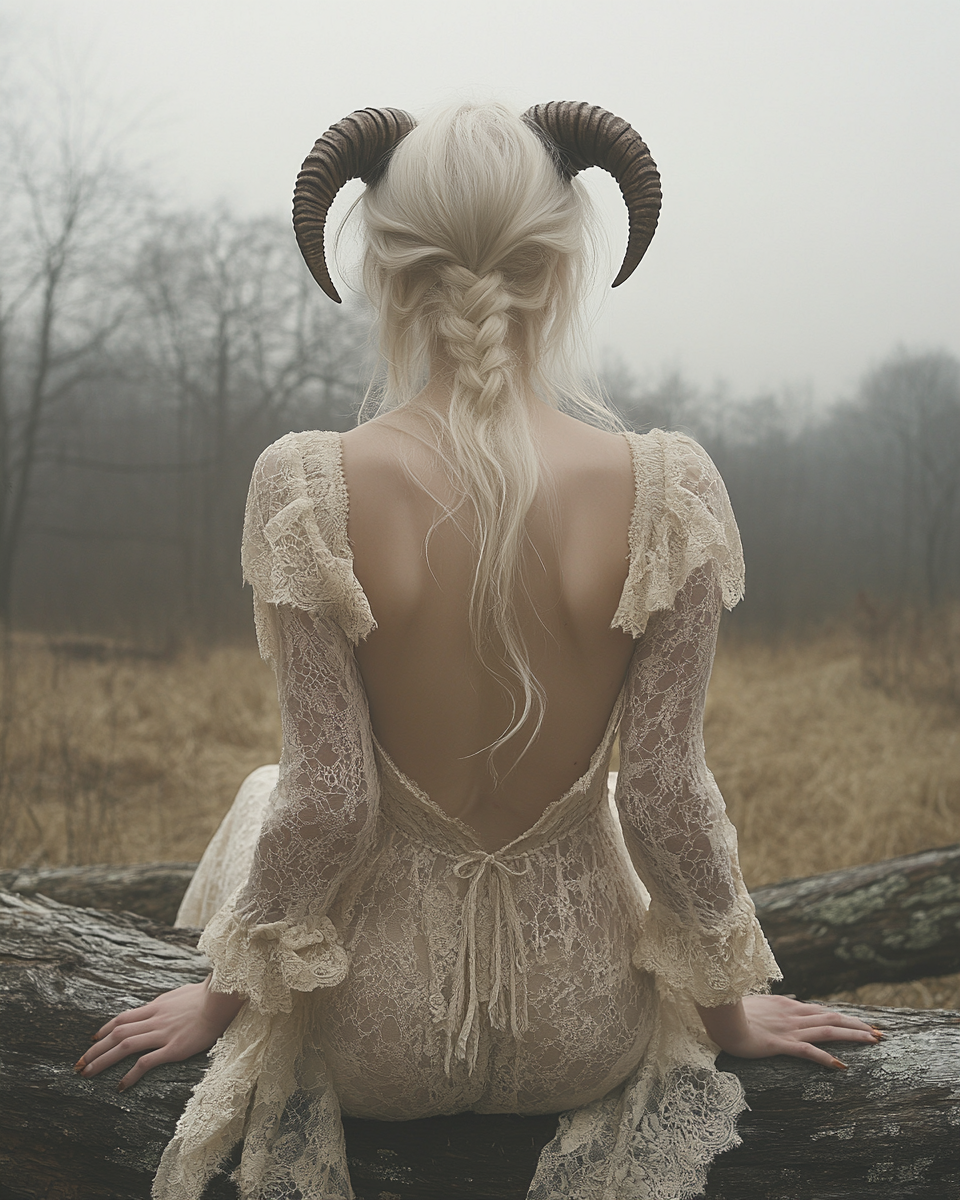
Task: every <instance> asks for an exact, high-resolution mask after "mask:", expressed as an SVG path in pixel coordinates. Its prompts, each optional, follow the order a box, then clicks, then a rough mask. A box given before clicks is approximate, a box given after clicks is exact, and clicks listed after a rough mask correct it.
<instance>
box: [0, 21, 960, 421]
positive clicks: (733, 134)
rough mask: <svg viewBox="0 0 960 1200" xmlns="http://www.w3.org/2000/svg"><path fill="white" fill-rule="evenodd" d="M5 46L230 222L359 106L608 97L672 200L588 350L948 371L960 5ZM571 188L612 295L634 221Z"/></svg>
mask: <svg viewBox="0 0 960 1200" xmlns="http://www.w3.org/2000/svg"><path fill="white" fill-rule="evenodd" d="M0 38H2V39H3V44H4V48H3V50H0V55H3V54H6V56H7V57H8V59H9V58H11V57H15V58H16V60H17V62H18V63H19V64H20V65H21V66H22V65H23V63H24V62H30V63H35V64H36V65H37V66H38V67H39V68H40V69H41V70H45V71H48V72H49V71H50V70H51V63H58V64H59V66H58V67H56V68H54V69H56V70H58V71H62V72H63V74H64V77H65V78H68V77H69V78H70V79H71V80H76V79H80V80H81V81H82V86H83V87H84V88H86V89H87V90H92V91H93V92H95V93H96V95H97V96H98V97H99V98H100V100H101V101H102V102H105V103H106V104H107V105H108V106H109V110H110V111H111V113H112V114H114V116H115V117H116V119H117V120H118V122H121V121H126V120H130V121H132V122H133V124H134V127H135V129H136V133H135V135H134V141H133V143H132V146H131V154H132V157H133V158H135V159H136V158H139V159H140V160H141V161H146V162H149V163H151V164H152V173H153V175H154V177H155V178H156V180H157V182H158V185H159V186H160V187H161V189H162V190H163V191H165V192H166V193H167V196H168V198H169V201H170V203H172V204H174V205H176V204H180V205H198V204H207V203H215V202H217V201H224V202H225V203H227V204H228V205H229V206H230V207H231V208H232V209H233V210H234V211H235V212H237V213H240V214H243V215H253V214H258V213H262V212H269V213H275V214H279V215H282V216H283V217H284V218H287V217H288V216H289V212H290V197H291V193H292V188H293V182H294V179H295V177H296V173H297V170H298V168H299V164H300V162H301V160H302V159H303V157H304V156H305V154H306V153H307V151H308V150H309V149H310V147H311V146H312V144H313V141H314V139H315V138H317V137H318V136H319V135H320V134H321V133H322V132H323V130H324V129H325V128H327V126H329V125H330V124H332V123H333V122H334V121H336V120H338V119H339V118H340V117H342V116H344V115H345V114H346V113H348V112H350V111H351V110H353V109H355V108H361V107H365V106H368V105H393V106H396V107H400V108H407V109H409V110H411V111H412V112H414V113H415V114H416V113H417V112H422V111H423V110H424V109H426V108H428V107H429V106H431V105H433V104H435V103H437V102H439V101H446V100H451V99H456V98H461V97H466V98H478V99H487V98H498V99H502V100H505V101H507V102H508V103H512V104H514V105H515V106H517V107H518V108H525V107H527V106H528V105H529V104H532V103H536V102H538V101H545V100H551V99H575V100H581V99H583V100H588V101H590V102H591V103H596V104H601V105H603V106H604V107H606V108H610V109H612V110H613V111H615V112H617V113H618V114H619V115H621V116H623V117H625V118H626V119H627V120H629V121H630V122H631V123H632V124H633V125H635V126H636V128H637V129H638V130H639V131H640V133H641V134H642V135H643V137H644V138H645V139H646V141H647V142H648V144H649V145H650V148H651V151H652V153H653V156H654V158H655V159H656V161H657V163H658V165H659V167H660V171H661V174H662V177H663V191H664V207H663V214H662V217H661V222H660V227H659V230H658V232H657V235H656V237H655V239H654V241H653V244H652V246H651V248H650V250H649V251H648V253H647V256H646V258H645V259H644V262H643V263H642V264H641V267H640V269H639V270H638V272H637V273H636V275H635V276H634V277H633V278H632V279H631V280H630V281H629V282H628V283H627V284H626V285H624V286H623V287H621V288H619V289H617V290H616V291H615V292H611V291H610V290H609V287H608V283H604V284H602V285H600V286H599V287H598V290H597V300H598V302H599V301H600V300H601V299H602V306H601V307H600V312H599V317H598V319H597V324H596V332H595V341H596V344H597V346H598V347H600V348H604V347H609V348H611V349H612V350H614V351H615V352H616V353H618V354H619V355H621V356H622V357H623V359H624V360H625V361H626V363H627V364H628V365H629V366H630V367H631V368H632V369H633V370H634V371H636V372H638V373H639V374H640V375H641V376H645V377H649V378H654V377H656V376H657V375H658V374H659V373H660V372H662V371H663V370H669V369H674V368H676V369H679V370H681V371H682V372H683V373H684V374H686V375H687V376H688V377H689V378H691V379H693V380H694V381H696V382H698V383H699V384H701V385H704V386H710V385H711V384H712V383H713V382H714V381H715V380H718V379H723V380H725V381H727V383H728V384H729V386H730V389H731V391H732V392H734V393H735V394H740V395H744V394H751V393H754V392H756V391H758V390H760V389H762V388H780V387H783V386H789V387H792V388H798V389H800V390H804V389H808V390H812V392H813V394H814V396H815V398H816V399H817V400H819V401H828V400H831V399H833V398H835V397H836V396H838V395H842V394H847V393H849V392H850V391H851V390H852V388H853V386H854V384H855V381H856V379H857V377H858V376H859V375H860V374H861V373H862V371H863V370H864V369H865V368H866V367H868V366H869V365H870V364H871V363H874V362H876V361H877V360H879V359H880V358H882V357H884V356H885V355H886V354H887V353H889V352H890V351H891V350H892V349H894V348H895V347H896V346H897V345H904V346H906V347H908V348H913V349H925V348H936V347H942V348H945V349H948V350H950V351H952V352H953V353H955V354H960V221H958V219H957V211H958V208H960V151H958V138H957V132H956V131H957V128H958V124H960V71H958V69H957V63H958V61H960V4H957V3H956V0H912V2H911V3H906V2H905V0H898V2H890V0H722V2H721V0H657V2H654V3H644V2H643V0H613V2H608V3H603V2H601V3H591V4H587V3H584V2H582V0H581V2H578V3H570V2H569V0H556V2H554V3H551V4H548V3H545V2H542V0H485V2H484V3H482V4H475V5H455V4H452V3H450V0H405V2H404V3H395V2H394V3H389V4H388V3H385V2H384V0H367V2H365V3H356V2H353V0H339V2H338V3H331V2H329V0H323V2H320V0H0ZM71 86H73V84H72V83H71ZM586 179H587V181H588V183H589V186H590V189H591V192H592V193H593V194H594V195H595V197H596V198H597V202H598V205H599V207H600V210H601V213H602V218H603V224H604V228H605V230H606V232H607V238H608V241H609V243H610V254H609V268H608V270H607V272H606V280H607V281H609V279H612V277H613V275H614V273H615V271H616V267H617V266H618V265H619V261H620V258H621V257H622V253H623V249H624V245H625V241H626V213H625V209H624V208H623V204H622V201H621V199H620V196H619V193H618V191H617V188H616V185H615V184H614V182H613V181H612V180H611V179H609V177H606V176H603V175H602V174H601V173H600V172H598V171H591V172H588V174H587V176H586ZM355 186H358V185H355ZM344 207H345V204H343V203H340V204H339V205H338V208H339V210H340V211H342V210H343V209H344ZM337 278H338V275H337V273H336V272H335V279H337ZM320 302H323V298H322V297H321V296H320V295H319V292H318V303H320Z"/></svg>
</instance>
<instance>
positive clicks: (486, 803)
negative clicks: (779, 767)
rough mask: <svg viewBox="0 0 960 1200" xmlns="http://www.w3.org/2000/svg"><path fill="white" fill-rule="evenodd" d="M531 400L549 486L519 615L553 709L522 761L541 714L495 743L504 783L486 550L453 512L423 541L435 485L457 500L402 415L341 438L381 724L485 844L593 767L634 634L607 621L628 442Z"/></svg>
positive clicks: (402, 760) (626, 493) (614, 593)
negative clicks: (480, 640) (481, 608)
mask: <svg viewBox="0 0 960 1200" xmlns="http://www.w3.org/2000/svg"><path fill="white" fill-rule="evenodd" d="M535 411H536V413H537V417H536V423H535V425H534V434H535V438H536V440H537V442H538V445H539V449H540V453H541V456H542V461H543V462H544V464H545V467H546V472H545V474H546V475H547V476H548V480H549V481H548V482H547V483H546V484H545V486H544V487H542V488H541V495H540V496H539V497H538V500H537V502H536V503H535V505H534V508H533V509H532V510H531V513H530V516H529V518H528V525H527V529H528V534H529V537H530V543H531V549H530V552H529V555H528V557H527V559H526V560H525V563H524V569H525V577H526V583H527V588H528V592H529V595H528V596H527V597H524V598H523V600H522V601H521V603H520V609H519V615H520V621H521V628H522V631H523V635H524V638H525V640H526V644H527V646H528V649H529V653H530V661H531V666H532V669H533V672H534V674H535V676H536V677H537V678H538V679H539V681H540V683H541V684H542V685H543V687H544V689H545V691H546V696H547V706H546V712H545V716H544V721H543V725H542V727H541V729H540V732H539V734H538V736H537V737H536V739H535V741H534V742H533V744H532V746H531V747H530V750H529V751H528V752H527V753H526V754H525V755H524V756H523V757H522V758H521V759H520V761H519V763H517V764H516V766H514V763H515V762H516V759H517V755H518V754H519V752H520V750H521V749H522V748H523V746H524V745H525V744H526V741H527V738H528V737H529V735H530V732H532V729H533V725H532V722H531V723H530V724H529V725H528V727H527V728H526V729H525V730H524V731H521V733H520V734H518V735H517V736H516V737H515V738H513V739H511V740H510V741H509V742H508V743H507V744H506V745H505V746H503V747H501V748H500V749H499V750H498V751H497V752H496V754H495V756H494V764H495V766H496V769H497V772H498V774H499V775H500V780H499V782H498V783H495V781H494V778H493V775H492V773H491V771H490V769H489V762H488V754H487V753H486V750H485V748H486V747H488V746H489V745H490V744H491V743H492V742H494V741H495V740H496V739H497V738H498V737H499V736H500V734H501V733H502V732H503V731H504V729H505V728H506V727H507V726H508V725H509V724H510V723H511V720H512V716H511V705H510V702H509V700H508V699H507V697H506V695H505V693H504V691H503V688H502V686H501V685H500V684H499V683H498V682H497V680H496V679H494V678H493V677H492V676H491V675H490V673H489V672H488V671H487V670H486V669H485V667H484V666H483V665H482V664H481V663H480V662H479V660H478V659H477V656H476V654H475V652H474V650H473V643H472V639H471V634H470V628H469V621H468V606H469V596H470V589H471V583H472V578H473V570H474V560H475V552H474V550H473V548H472V546H471V545H470V543H469V541H468V540H467V539H466V537H464V536H463V534H462V533H460V532H459V531H458V530H457V528H456V526H455V524H454V523H453V522H451V521H444V522H442V523H441V524H440V525H439V526H438V527H437V528H436V529H435V530H434V533H433V534H432V536H431V538H430V547H429V561H428V558H427V554H426V553H425V550H424V544H425V540H426V538H427V534H428V532H429V531H430V529H431V527H432V526H433V525H434V522H435V521H436V520H437V517H438V516H439V515H440V513H441V510H440V509H439V508H438V505H437V503H436V502H435V501H434V500H433V499H431V497H430V495H428V494H427V493H428V491H429V492H431V493H433V495H434V496H436V497H437V499H438V500H442V501H450V500H451V499H452V496H451V493H450V488H449V484H448V482H447V480H446V477H445V475H444V472H443V469H442V467H441V466H440V465H439V464H438V462H437V461H436V459H435V456H433V455H432V454H431V453H430V452H429V451H428V450H427V449H426V448H425V447H424V446H423V445H422V443H420V442H419V441H418V440H417V439H416V438H415V437H412V436H410V433H409V432H408V430H407V429H405V427H404V420H403V418H404V417H405V414H402V413H397V414H391V416H390V417H389V418H381V419H378V420H375V421H371V422H369V423H367V424H365V425H362V426H360V427H359V428H357V429H355V430H352V431H351V432H350V433H348V434H346V435H344V438H343V464H344V474H345V477H346V483H347V489H348V492H349V496H350V519H349V537H350V542H351V545H352V547H353V553H354V570H355V572H356V575H357V578H358V579H359V581H360V584H361V586H362V587H363V589H364V591H365V593H366V595H367V598H368V599H369V602H370V606H371V608H372V611H373V614H374V617H375V618H376V620H377V626H378V627H377V629H376V630H375V631H374V632H373V633H372V634H371V635H370V636H369V638H368V639H367V640H366V642H364V643H363V644H362V645H360V646H359V647H358V649H357V652H356V653H357V661H358V663H359V667H360V671H361V674H362V676H363V680H364V685H365V688H366V692H367V696H368V699H369V702H370V714H371V720H372V724H373V729H374V733H375V734H376V736H377V738H378V740H379V741H380V742H381V744H382V745H383V746H384V748H385V749H386V751H387V752H388V753H389V754H390V756H391V757H392V758H393V760H394V761H395V762H396V764H397V766H398V767H399V768H400V769H401V770H402V771H403V772H404V773H405V774H407V775H408V776H409V777H410V778H411V779H413V780H414V781H415V782H416V783H417V784H419V786H420V787H421V788H422V789H423V790H424V791H425V792H426V793H427V794H428V795H429V796H430V798H431V799H432V800H434V801H435V802H436V803H437V804H438V805H440V807H441V808H443V809H444V810H445V811H446V812H447V813H449V814H450V815H452V816H456V817H459V818H460V819H461V820H463V821H465V822H466V823H467V824H468V825H470V826H472V827H473V828H474V829H475V830H476V831H477V832H478V834H479V835H480V839H481V841H482V843H483V845H484V846H486V848H487V849H489V850H494V849H497V848H499V847H501V846H504V845H506V844H507V843H508V842H510V841H512V840H513V839H514V838H515V837H517V836H519V835H520V834H521V833H523V832H524V831H525V830H526V829H528V828H529V827H530V826H531V825H533V824H534V823H535V822H536V820H537V818H538V817H539V816H540V814H541V813H542V812H543V810H544V808H546V806H547V805H548V804H549V803H550V802H551V801H553V800H555V799H557V798H558V797H559V796H561V795H562V794H563V793H564V792H565V791H566V790H567V789H568V788H569V787H570V786H571V785H572V784H573V783H574V782H575V781H576V780H577V779H578V778H579V777H580V775H582V774H583V772H584V771H585V770H586V768H587V765H588V763H589V760H590V757H591V755H592V754H593V752H594V751H595V750H596V748H597V746H598V744H599V742H600V740H601V738H602V735H603V731H604V728H605V726H606V724H607V721H608V718H609V716H610V712H611V709H612V707H613V705H614V703H615V701H616V698H617V695H618V693H619V690H620V687H621V685H622V683H623V679H624V675H625V672H626V668H627V665H628V663H629V660H630V656H631V654H632V651H633V639H632V638H630V637H629V636H628V635H627V634H625V633H622V632H620V631H619V630H611V628H610V622H611V619H612V617H613V614H614V612H615V610H616V607H617V603H618V600H619V598H620V593H621V591H622V589H623V585H624V581H625V578H626V572H627V556H628V544H627V531H628V527H629V523H630V516H631V511H632V507H633V501H634V485H633V473H632V465H631V459H630V450H629V447H628V445H627V442H626V440H625V439H623V438H622V437H619V436H617V435H614V434H610V433H606V432H603V431H601V430H597V429H594V428H592V427H591V426H588V425H585V424H583V423H582V422H580V421H576V420H574V419H572V418H570V417H567V416H564V415H562V414H560V413H557V412H555V411H553V410H552V409H548V408H546V406H543V405H538V407H537V409H536V410H535ZM408 420H409V418H408ZM409 428H412V426H409ZM404 459H405V460H406V463H407V466H408V467H409V470H410V472H412V473H413V474H414V475H415V476H416V477H417V479H419V480H420V481H421V482H422V483H423V484H424V485H426V489H427V490H424V488H423V487H421V486H419V485H418V483H416V482H415V481H414V480H413V479H411V478H410V474H409V473H408V471H407V470H405V468H404V465H403V460H404ZM511 767H513V769H512V770H511V769H510V768H511Z"/></svg>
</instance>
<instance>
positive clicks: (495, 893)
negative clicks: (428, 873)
mask: <svg viewBox="0 0 960 1200" xmlns="http://www.w3.org/2000/svg"><path fill="white" fill-rule="evenodd" d="M529 869H530V863H529V861H525V862H524V865H523V867H522V868H520V869H515V868H513V867H509V866H507V864H506V863H505V862H504V861H503V859H500V858H497V856H496V855H495V854H488V853H487V852H486V851H485V850H474V851H472V852H471V853H470V854H465V855H464V856H463V857H462V858H459V859H457V861H456V862H455V863H454V864H453V866H452V868H451V870H452V871H453V874H454V875H455V876H456V877H457V878H458V879H469V881H470V883H469V886H468V888H467V894H466V896H465V897H464V901H463V922H462V924H461V927H460V938H459V946H458V952H457V967H456V977H455V980H454V986H453V994H452V996H451V997H450V1004H449V1006H448V1008H447V1019H446V1032H447V1056H446V1061H445V1064H444V1069H445V1070H446V1073H447V1074H448V1075H449V1074H450V1065H451V1061H452V1059H453V1055H454V1052H456V1056H457V1058H458V1059H459V1060H460V1061H466V1063H467V1072H468V1074H472V1073H473V1069H474V1067H475V1066H476V1065H477V1053H478V1051H479V1046H480V1031H479V1028H478V1025H477V1011H478V1008H479V1005H480V1001H481V999H485V1000H486V1002H487V1015H488V1018H489V1021H490V1024H491V1026H492V1027H493V1028H494V1029H505V1028H506V1027H507V1024H508V1023H509V1027H510V1031H511V1032H512V1033H513V1035H514V1037H518V1036H519V1035H520V1034H521V1033H522V1032H523V1031H524V1030H525V1029H526V1028H527V986H526V972H525V965H524V961H523V957H522V946H523V930H522V928H521V926H520V914H519V912H518V911H517V904H516V900H515V898H514V895H513V883H512V879H513V878H516V877H517V876H520V875H526V873H527V871H529ZM484 885H486V888H487V891H488V895H489V902H490V910H491V912H490V915H491V921H490V946H489V959H488V961H489V969H490V988H489V992H488V994H487V995H486V996H485V997H481V996H480V994H479V988H478V962H477V956H478V952H479V947H478V945H477V905H478V903H479V900H480V891H481V888H483V887H484ZM518 990H519V991H520V993H521V996H522V999H521V1003H520V1004H519V1005H518V1001H517V993H518ZM504 993H506V1001H505V997H504Z"/></svg>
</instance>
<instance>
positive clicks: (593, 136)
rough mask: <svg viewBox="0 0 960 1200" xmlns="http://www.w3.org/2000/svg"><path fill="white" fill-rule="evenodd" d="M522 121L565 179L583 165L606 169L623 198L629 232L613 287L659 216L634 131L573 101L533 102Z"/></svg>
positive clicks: (644, 153)
mask: <svg viewBox="0 0 960 1200" xmlns="http://www.w3.org/2000/svg"><path fill="white" fill-rule="evenodd" d="M522 119H523V120H524V121H526V123H527V124H528V125H530V126H532V127H533V128H534V129H535V130H537V131H538V132H539V133H540V135H541V136H542V137H544V138H545V139H546V141H547V143H548V145H550V146H551V148H553V149H555V150H556V152H557V158H558V166H559V168H560V170H561V171H562V172H563V174H564V175H566V176H567V178H568V179H572V178H573V177H574V175H576V174H578V173H579V172H580V171H584V170H586V168H587V167H603V169H604V170H605V171H609V172H610V174H611V175H612V176H613V177H614V179H615V180H616V181H617V183H618V184H619V185H620V191H621V192H622V193H623V198H624V200H625V201H626V205H627V212H628V214H629V220H630V236H629V238H628V241H627V252H626V254H625V255H624V258H623V265H622V266H621V267H620V271H619V273H618V275H617V277H616V279H615V280H614V281H613V285H612V286H613V287H619V286H620V284H621V283H623V282H624V281H625V280H627V279H629V278H630V276H631V275H632V274H633V272H634V271H635V270H636V268H637V265H638V264H639V262H640V259H641V258H643V256H644V254H645V253H646V250H647V247H648V246H649V245H650V243H651V241H652V240H653V235H654V233H655V232H656V228H657V219H658V217H659V216H660V200H661V193H660V174H659V172H658V171H657V165H656V163H655V162H654V161H653V159H652V158H651V157H650V151H649V150H648V149H647V147H646V143H645V142H644V140H643V138H641V136H640V134H639V133H637V131H636V130H635V129H634V128H633V126H632V125H628V124H627V122H626V121H624V120H623V118H622V117H617V116H614V114H613V113H612V112H608V111H607V110H606V109H605V108H598V107H597V105H595V104H586V103H584V102H582V101H581V102H578V101H575V100H551V101H550V103H549V104H535V105H534V106H533V108H528V109H527V111H526V112H525V113H524V114H523V118H522Z"/></svg>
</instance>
